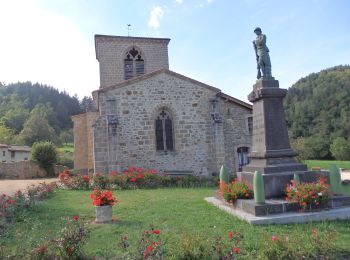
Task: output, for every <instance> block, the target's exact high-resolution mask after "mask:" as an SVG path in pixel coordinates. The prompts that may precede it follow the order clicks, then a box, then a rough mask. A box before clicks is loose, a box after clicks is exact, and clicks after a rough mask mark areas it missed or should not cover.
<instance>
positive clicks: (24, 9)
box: [0, 0, 99, 97]
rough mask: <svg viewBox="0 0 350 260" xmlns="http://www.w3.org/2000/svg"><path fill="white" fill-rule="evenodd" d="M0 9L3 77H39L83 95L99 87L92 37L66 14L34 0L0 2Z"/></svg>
mask: <svg viewBox="0 0 350 260" xmlns="http://www.w3.org/2000/svg"><path fill="white" fill-rule="evenodd" d="M0 10H1V11H2V12H1V13H2V14H1V16H0V24H6V26H0V35H2V36H3V37H2V39H1V42H0V45H1V47H0V57H1V62H0V71H1V75H0V77H1V78H0V81H4V82H5V83H12V82H17V81H32V82H39V83H42V84H48V85H51V86H53V87H55V88H58V89H59V90H66V91H67V92H68V93H70V94H75V93H77V94H78V95H79V96H80V97H82V96H84V95H90V94H91V91H92V90H94V89H97V88H98V86H99V80H98V63H97V62H96V60H95V55H94V44H93V41H92V39H91V40H90V41H88V42H87V41H86V39H84V37H83V36H82V35H81V33H80V32H79V31H78V29H77V28H76V27H74V26H73V25H72V24H71V23H70V22H69V21H68V20H67V19H65V18H64V17H62V16H60V15H57V14H55V13H52V12H49V11H48V10H45V9H43V8H41V7H40V6H39V5H38V4H37V2H36V1H33V0H27V1H20V0H13V1H0ZM87 75H89V76H87Z"/></svg>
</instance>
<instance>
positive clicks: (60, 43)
mask: <svg viewBox="0 0 350 260" xmlns="http://www.w3.org/2000/svg"><path fill="white" fill-rule="evenodd" d="M0 10H1V13H2V15H1V16H0V35H1V36H2V37H1V41H0V81H2V82H5V83H11V82H17V81H27V80H30V81H32V82H39V83H43V84H49V85H51V86H53V87H56V88H58V89H60V90H66V91H67V92H69V93H70V94H72V95H73V94H75V93H77V94H78V95H79V97H83V96H85V95H90V94H91V92H92V91H93V90H95V89H97V88H98V87H99V74H98V73H99V71H98V62H97V60H96V59H95V53H94V38H93V37H94V35H95V34H107V35H124V36H125V35H127V24H131V25H132V26H131V31H130V34H131V35H132V36H142V37H162V38H163V37H164V38H171V41H170V44H169V61H170V69H171V70H173V71H175V72H178V73H181V74H184V75H185V76H188V77H191V78H194V79H196V80H199V81H202V82H204V83H206V84H209V85H212V86H214V87H217V88H220V89H221V90H222V91H223V92H225V93H227V94H229V95H231V96H234V97H236V98H239V99H241V100H244V101H246V100H247V98H246V96H247V94H248V93H249V92H250V91H251V89H252V85H253V84H254V82H255V77H256V63H255V54H254V50H253V48H252V40H254V39H255V34H254V33H253V30H254V28H255V27H256V26H260V27H261V28H262V31H263V33H264V34H266V35H267V45H268V47H269V49H270V57H271V62H272V74H273V76H274V77H275V78H276V79H278V80H279V81H280V87H282V88H288V87H290V86H291V85H292V84H293V83H295V82H296V81H297V80H298V79H299V78H301V77H304V76H307V75H308V74H310V73H312V72H318V71H320V70H322V69H325V68H329V67H332V66H335V65H340V64H349V63H350V33H349V28H350V11H349V10H350V1H348V0H293V1H286V0H266V1H261V0H260V1H259V0H237V1H229V0H192V1H191V0H167V1H165V0H148V1H146V0H133V1H131V0H129V1H128V0H119V1H118V0H114V1H113V0H99V1H97V0H45V1H44V0H11V1H10V0H0Z"/></svg>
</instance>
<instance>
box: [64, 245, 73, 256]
mask: <svg viewBox="0 0 350 260" xmlns="http://www.w3.org/2000/svg"><path fill="white" fill-rule="evenodd" d="M66 252H67V254H68V255H71V254H72V252H73V250H72V248H70V247H68V248H67V249H66Z"/></svg>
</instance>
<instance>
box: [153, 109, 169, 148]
mask: <svg viewBox="0 0 350 260" xmlns="http://www.w3.org/2000/svg"><path fill="white" fill-rule="evenodd" d="M155 128H156V149H157V151H173V150H174V135H173V122H172V118H171V115H170V113H169V112H168V111H166V110H162V111H161V112H160V113H159V115H158V117H157V119H156V120H155Z"/></svg>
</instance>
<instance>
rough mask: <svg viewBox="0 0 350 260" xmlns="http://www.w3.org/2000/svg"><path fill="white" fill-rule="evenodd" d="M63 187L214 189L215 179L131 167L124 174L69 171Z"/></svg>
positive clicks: (62, 184)
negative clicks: (77, 173)
mask: <svg viewBox="0 0 350 260" xmlns="http://www.w3.org/2000/svg"><path fill="white" fill-rule="evenodd" d="M59 179H60V183H61V187H63V188H67V189H79V190H81V189H85V190H87V189H95V188H98V189H113V190H117V189H120V190H122V189H150V188H164V187H188V188H193V187H208V186H209V187H214V186H216V184H217V180H216V179H215V178H200V177H197V176H193V175H186V176H183V177H172V176H169V175H166V174H163V173H158V172H157V171H156V170H154V169H142V168H140V167H130V168H129V169H128V170H126V171H123V172H120V173H118V172H115V171H114V172H111V173H109V174H100V173H96V174H93V175H74V174H72V173H70V172H69V171H68V170H65V171H63V172H62V173H60V174H59Z"/></svg>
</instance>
